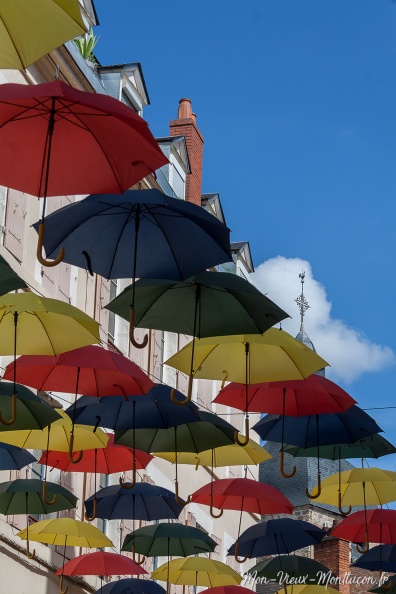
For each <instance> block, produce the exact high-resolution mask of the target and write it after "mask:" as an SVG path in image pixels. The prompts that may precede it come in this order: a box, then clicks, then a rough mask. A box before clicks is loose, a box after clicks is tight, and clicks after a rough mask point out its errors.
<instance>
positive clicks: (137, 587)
mask: <svg viewBox="0 0 396 594" xmlns="http://www.w3.org/2000/svg"><path fill="white" fill-rule="evenodd" d="M95 594H166V590H165V588H163V587H162V586H160V585H159V584H157V582H154V581H152V580H145V579H137V578H124V579H122V580H118V581H117V582H109V583H108V584H105V585H104V586H102V587H101V588H100V589H99V590H97V591H96V592H95Z"/></svg>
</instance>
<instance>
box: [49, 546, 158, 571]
mask: <svg viewBox="0 0 396 594" xmlns="http://www.w3.org/2000/svg"><path fill="white" fill-rule="evenodd" d="M145 574H147V571H146V570H145V569H143V568H142V567H140V566H139V565H138V564H137V563H135V562H134V561H132V559H129V557H124V556H123V555H118V554H117V553H106V552H105V551H98V552H96V553H88V554H87V555H79V556H78V557H74V559H71V560H70V561H68V562H67V563H65V565H63V566H62V567H61V568H60V569H58V571H57V572H56V573H55V575H99V576H104V575H145Z"/></svg>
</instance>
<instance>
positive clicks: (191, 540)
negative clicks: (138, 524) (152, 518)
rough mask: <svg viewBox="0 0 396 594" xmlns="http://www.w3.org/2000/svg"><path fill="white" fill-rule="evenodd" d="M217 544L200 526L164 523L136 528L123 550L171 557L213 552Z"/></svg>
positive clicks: (127, 538) (124, 544)
mask: <svg viewBox="0 0 396 594" xmlns="http://www.w3.org/2000/svg"><path fill="white" fill-rule="evenodd" d="M216 546H217V543H216V542H215V541H214V540H213V538H211V537H210V536H209V534H206V532H203V530H199V528H193V527H192V526H185V525H184V524H169V523H167V524H165V523H163V524H154V525H151V526H144V527H143V528H138V529H137V530H134V531H133V532H131V533H130V534H128V535H127V536H126V537H125V540H124V543H123V545H122V549H121V550H122V551H131V552H132V553H133V554H134V555H135V553H139V554H141V555H145V556H146V557H164V556H167V557H168V558H169V557H189V556H190V555H199V554H200V553H212V552H213V551H214V549H215V548H216ZM139 563H143V560H141V561H139Z"/></svg>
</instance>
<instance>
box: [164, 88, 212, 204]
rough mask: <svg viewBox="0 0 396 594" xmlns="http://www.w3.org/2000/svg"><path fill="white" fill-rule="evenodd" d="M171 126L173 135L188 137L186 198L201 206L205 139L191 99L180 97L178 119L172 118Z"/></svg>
mask: <svg viewBox="0 0 396 594" xmlns="http://www.w3.org/2000/svg"><path fill="white" fill-rule="evenodd" d="M169 128H170V135H171V136H184V137H185V139H186V144H187V152H188V158H189V161H190V168H191V173H189V174H188V175H187V179H186V200H188V202H194V204H197V205H198V206H201V193H202V160H203V145H204V139H203V136H202V134H201V132H200V131H199V129H198V127H197V122H196V115H195V113H193V112H192V108H191V101H190V99H185V98H184V99H180V101H179V109H178V113H177V120H172V121H171V122H170V124H169Z"/></svg>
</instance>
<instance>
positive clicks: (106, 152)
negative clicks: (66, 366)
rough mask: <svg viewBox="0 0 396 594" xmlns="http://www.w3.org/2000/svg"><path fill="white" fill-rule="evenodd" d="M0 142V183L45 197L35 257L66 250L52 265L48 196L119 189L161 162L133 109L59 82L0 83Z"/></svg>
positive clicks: (45, 263) (155, 167)
mask: <svg viewBox="0 0 396 594" xmlns="http://www.w3.org/2000/svg"><path fill="white" fill-rule="evenodd" d="M0 143H1V146H2V158H1V165H0V183H1V184H2V185H4V186H7V187H9V188H15V189H16V190H20V191H21V192H26V193H28V194H32V195H33V196H43V197H44V204H43V210H42V217H41V221H40V223H39V224H38V227H37V229H38V233H39V241H38V247H37V257H38V260H39V261H40V263H41V264H42V265H44V266H54V265H56V264H58V263H59V262H60V261H61V260H62V259H63V257H64V250H61V251H60V253H59V254H57V257H56V259H55V260H54V261H53V262H47V261H46V260H45V259H44V258H43V256H42V246H43V240H44V229H45V223H44V219H45V210H46V199H47V196H60V195H65V194H67V195H74V194H88V193H90V192H103V193H105V192H115V193H122V192H124V191H125V190H126V189H127V188H130V187H131V186H132V185H133V184H135V183H136V182H138V181H140V180H141V179H142V178H143V177H145V176H146V175H148V174H149V173H151V172H153V171H155V170H156V169H158V168H159V167H161V166H162V165H165V163H167V159H166V158H165V156H164V155H163V153H162V151H161V149H160V148H159V146H158V144H157V143H156V141H155V139H154V137H153V136H152V134H151V132H150V131H149V129H148V126H147V123H146V122H145V121H144V120H143V119H142V118H141V117H140V116H139V115H138V114H137V113H135V112H134V111H133V110H132V109H130V108H129V107H127V106H126V105H124V103H122V102H121V101H118V100H117V99H114V98H113V97H109V96H107V95H105V94H102V93H88V92H85V91H80V90H77V89H74V88H73V87H70V86H69V85H67V84H65V83H63V82H61V81H60V80H55V81H53V82H50V83H44V84H40V85H16V84H4V85H1V88H0ZM16 154H17V155H18V159H16V158H15V155H16ZM81 163H84V167H82V166H81ZM98 243H101V242H98ZM83 249H85V248H83ZM48 255H49V251H48V250H47V256H48ZM83 257H84V256H83ZM79 346H80V345H79ZM72 348H73V347H72Z"/></svg>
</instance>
